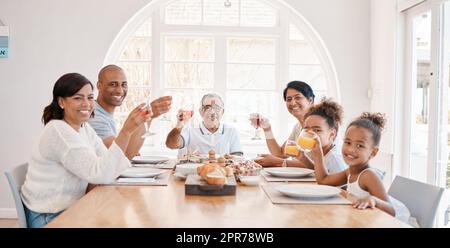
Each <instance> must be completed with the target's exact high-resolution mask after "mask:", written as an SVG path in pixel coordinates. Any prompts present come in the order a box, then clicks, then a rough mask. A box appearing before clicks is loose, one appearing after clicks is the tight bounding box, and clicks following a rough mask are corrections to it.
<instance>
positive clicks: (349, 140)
mask: <svg viewBox="0 0 450 248" xmlns="http://www.w3.org/2000/svg"><path fill="white" fill-rule="evenodd" d="M385 122H386V119H385V118H384V116H383V115H382V114H380V113H375V114H372V113H363V114H362V115H361V116H360V117H359V118H357V119H356V120H354V121H353V122H352V123H350V125H349V126H348V127H347V130H346V132H345V138H344V144H343V146H342V156H343V158H344V161H345V162H346V163H347V165H348V166H349V168H348V169H347V170H344V171H342V172H339V173H335V174H329V173H328V171H327V170H326V168H325V164H324V158H323V151H322V148H321V144H320V139H319V138H316V142H317V143H316V145H315V147H314V148H313V150H312V157H313V160H314V166H315V174H316V179H317V182H318V183H319V184H326V185H333V186H340V185H345V184H347V191H348V194H349V199H350V200H351V201H352V202H353V207H354V208H357V209H366V208H375V207H376V208H379V209H380V210H382V211H384V212H386V213H388V214H390V215H392V216H396V217H401V220H403V221H407V219H408V217H405V211H406V212H409V211H408V210H407V208H406V207H405V206H404V205H403V204H402V203H401V202H399V201H397V200H395V204H393V201H394V200H392V199H393V198H392V197H389V196H388V194H387V193H386V190H385V189H384V186H383V183H382V181H381V179H380V175H379V174H378V173H377V171H376V170H373V169H372V168H370V166H369V161H370V160H371V159H372V158H373V157H375V156H376V154H377V153H378V149H379V148H378V145H379V143H380V138H381V131H382V130H383V128H384V125H385ZM399 204H400V205H399ZM397 206H400V207H397ZM406 215H409V213H406Z"/></svg>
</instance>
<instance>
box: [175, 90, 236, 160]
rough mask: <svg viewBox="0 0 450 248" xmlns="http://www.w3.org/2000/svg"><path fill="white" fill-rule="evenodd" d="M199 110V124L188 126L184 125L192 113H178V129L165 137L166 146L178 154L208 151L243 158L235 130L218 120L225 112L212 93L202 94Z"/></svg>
mask: <svg viewBox="0 0 450 248" xmlns="http://www.w3.org/2000/svg"><path fill="white" fill-rule="evenodd" d="M199 111H200V115H201V117H202V122H201V123H200V124H198V125H197V126H190V127H188V126H185V124H186V122H187V121H188V120H189V119H190V118H191V117H192V114H191V113H189V111H183V110H180V111H178V114H177V120H178V122H177V126H176V127H175V128H174V129H172V131H170V133H169V134H168V135H167V140H166V145H167V147H168V148H170V149H179V153H180V154H186V153H192V152H195V151H197V152H199V153H201V154H208V152H209V150H211V149H214V151H215V152H216V154H219V155H224V154H226V153H228V154H233V155H243V152H242V148H241V142H240V139H239V133H238V131H237V129H236V128H235V127H233V126H230V125H229V124H226V123H223V122H222V121H221V120H222V116H223V113H224V103H223V100H222V98H221V97H220V96H219V95H217V94H215V93H209V94H206V95H204V96H203V97H202V101H201V106H200V109H199Z"/></svg>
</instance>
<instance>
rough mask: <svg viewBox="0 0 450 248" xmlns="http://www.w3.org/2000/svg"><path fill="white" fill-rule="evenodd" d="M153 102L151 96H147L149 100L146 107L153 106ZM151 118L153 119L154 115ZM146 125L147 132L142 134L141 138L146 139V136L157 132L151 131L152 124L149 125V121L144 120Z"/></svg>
mask: <svg viewBox="0 0 450 248" xmlns="http://www.w3.org/2000/svg"><path fill="white" fill-rule="evenodd" d="M151 102H152V100H151V98H150V97H148V98H147V102H146V104H145V107H146V108H151V107H152V106H151ZM151 118H152V119H153V116H152V117H151ZM144 127H145V133H144V134H142V136H141V138H143V139H145V138H148V137H150V136H153V135H156V133H154V132H150V125H148V121H146V122H144Z"/></svg>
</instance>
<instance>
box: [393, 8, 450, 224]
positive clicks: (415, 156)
mask: <svg viewBox="0 0 450 248" xmlns="http://www.w3.org/2000/svg"><path fill="white" fill-rule="evenodd" d="M442 13H444V14H442ZM404 16H405V21H406V23H405V24H406V25H405V27H406V33H405V46H404V47H405V55H406V56H405V57H406V58H407V59H406V63H405V81H404V85H403V86H404V89H405V90H404V92H403V94H405V95H404V96H405V98H406V99H407V102H404V103H402V104H404V106H410V109H409V111H405V113H403V114H404V120H405V122H404V123H403V124H404V125H403V127H404V129H405V130H406V133H405V137H404V140H403V144H406V145H405V146H404V147H403V150H404V155H403V157H404V158H405V159H404V161H403V162H404V163H403V164H405V165H406V166H405V168H404V171H403V174H404V176H408V177H411V178H413V179H416V180H419V181H422V182H426V183H429V184H433V185H439V186H441V187H447V188H448V187H449V185H450V183H449V182H450V180H449V179H448V176H449V175H450V173H449V171H450V160H449V152H448V151H449V147H450V135H449V131H448V130H450V129H449V123H450V121H449V120H450V119H449V116H450V113H449V110H450V101H449V78H450V45H449V43H450V42H449V41H450V33H449V27H450V5H449V3H448V2H445V1H426V2H424V3H422V4H420V5H417V6H415V7H413V8H411V9H409V10H407V11H406V12H405V15H404ZM399 131H400V130H399ZM443 199H445V198H443ZM449 204H450V203H449ZM444 205H445V204H444ZM446 208H447V205H446V206H445V209H446ZM444 211H445V210H443V209H438V215H437V216H438V217H437V223H438V226H442V225H443V220H444V219H445V218H444Z"/></svg>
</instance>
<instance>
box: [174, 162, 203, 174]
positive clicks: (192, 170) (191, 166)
mask: <svg viewBox="0 0 450 248" xmlns="http://www.w3.org/2000/svg"><path fill="white" fill-rule="evenodd" d="M201 165H202V164H199V163H186V164H177V167H176V169H175V171H176V172H178V173H180V174H183V175H185V176H187V175H191V174H197V167H199V166H201Z"/></svg>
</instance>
